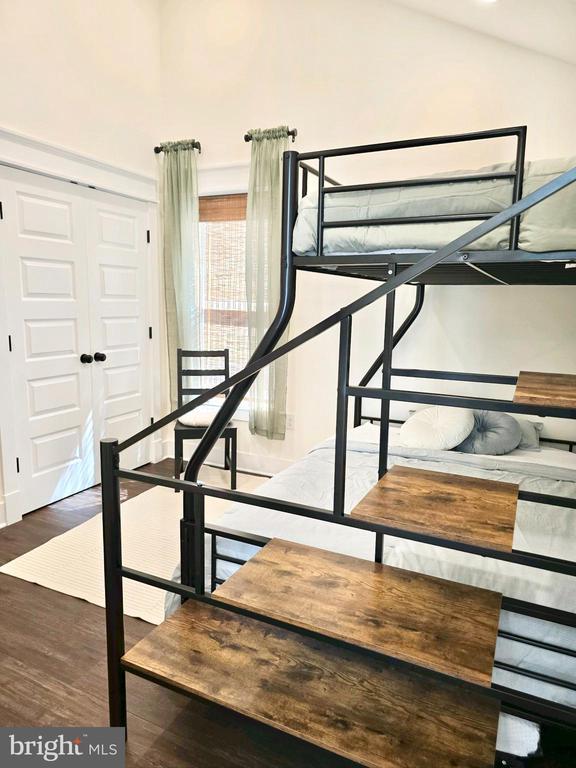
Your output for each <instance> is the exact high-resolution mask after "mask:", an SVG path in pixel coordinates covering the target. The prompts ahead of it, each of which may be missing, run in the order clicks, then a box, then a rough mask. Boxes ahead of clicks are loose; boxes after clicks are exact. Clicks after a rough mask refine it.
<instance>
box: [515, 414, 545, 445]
mask: <svg viewBox="0 0 576 768" xmlns="http://www.w3.org/2000/svg"><path fill="white" fill-rule="evenodd" d="M516 421H517V422H518V424H520V429H521V430H522V439H521V440H520V445H519V446H518V448H520V449H521V450H523V451H541V450H542V448H541V447H540V433H541V432H542V429H543V428H544V424H543V423H542V422H541V421H530V420H529V419H516Z"/></svg>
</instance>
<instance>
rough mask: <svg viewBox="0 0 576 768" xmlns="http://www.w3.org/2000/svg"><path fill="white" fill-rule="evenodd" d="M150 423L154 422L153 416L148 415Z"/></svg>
mask: <svg viewBox="0 0 576 768" xmlns="http://www.w3.org/2000/svg"><path fill="white" fill-rule="evenodd" d="M150 424H154V416H150Z"/></svg>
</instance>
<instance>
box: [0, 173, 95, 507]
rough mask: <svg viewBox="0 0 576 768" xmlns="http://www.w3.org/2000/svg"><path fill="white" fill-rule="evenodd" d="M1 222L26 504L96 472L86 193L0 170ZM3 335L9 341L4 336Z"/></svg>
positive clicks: (81, 484)
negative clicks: (88, 358)
mask: <svg viewBox="0 0 576 768" xmlns="http://www.w3.org/2000/svg"><path fill="white" fill-rule="evenodd" d="M0 189H1V192H2V194H1V198H0V199H2V201H3V208H4V210H3V214H4V218H3V220H2V221H1V222H0V247H1V249H2V261H1V268H2V269H3V271H4V275H3V280H4V279H5V281H6V282H5V286H4V290H5V295H6V301H7V307H6V309H7V312H6V315H7V317H8V325H9V333H10V340H11V346H12V354H11V355H10V361H11V366H10V368H11V381H12V393H10V394H9V393H2V396H3V397H6V396H10V397H12V398H13V401H12V405H13V409H14V414H15V420H16V425H15V433H16V451H17V456H14V457H9V456H4V461H8V460H14V461H17V462H18V464H19V472H20V479H21V482H20V489H21V493H22V494H23V499H22V509H23V511H24V512H29V511H30V510H32V509H36V508H37V507H40V506H43V505H45V504H48V503H50V502H51V501H55V500H57V499H61V498H63V497H65V496H69V495H70V494H72V493H76V492H77V491H80V490H82V489H84V488H86V487H88V486H90V485H93V484H94V483H95V482H96V474H95V461H94V458H95V457H94V448H95V439H94V438H95V430H96V429H97V425H95V423H94V418H93V411H92V371H91V366H90V365H83V364H82V363H81V362H80V356H81V355H82V354H83V353H86V354H88V353H90V352H91V343H90V330H89V315H88V312H87V311H86V308H87V304H88V287H87V281H86V276H85V200H84V197H83V193H82V191H81V190H79V189H77V188H75V187H74V186H73V185H72V184H67V183H65V182H58V181H54V180H51V179H47V178H43V177H41V176H37V175H34V174H29V173H24V172H21V171H13V170H11V169H7V168H2V169H1V170H0ZM2 343H5V342H4V340H2Z"/></svg>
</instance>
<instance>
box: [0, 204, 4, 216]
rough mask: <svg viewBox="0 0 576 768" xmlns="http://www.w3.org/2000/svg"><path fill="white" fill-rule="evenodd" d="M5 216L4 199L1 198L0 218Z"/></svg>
mask: <svg viewBox="0 0 576 768" xmlns="http://www.w3.org/2000/svg"><path fill="white" fill-rule="evenodd" d="M3 218H4V207H3V205H2V200H0V220H2V219H3Z"/></svg>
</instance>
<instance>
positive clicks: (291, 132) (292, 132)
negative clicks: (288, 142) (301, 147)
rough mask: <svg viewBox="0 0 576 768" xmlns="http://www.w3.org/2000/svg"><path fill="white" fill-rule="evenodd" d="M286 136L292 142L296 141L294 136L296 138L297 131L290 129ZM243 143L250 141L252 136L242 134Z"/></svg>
mask: <svg viewBox="0 0 576 768" xmlns="http://www.w3.org/2000/svg"><path fill="white" fill-rule="evenodd" d="M288 136H292V141H293V142H294V141H296V136H298V130H297V129H296V128H291V129H290V130H289V131H288ZM244 141H252V134H251V133H245V134H244Z"/></svg>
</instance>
